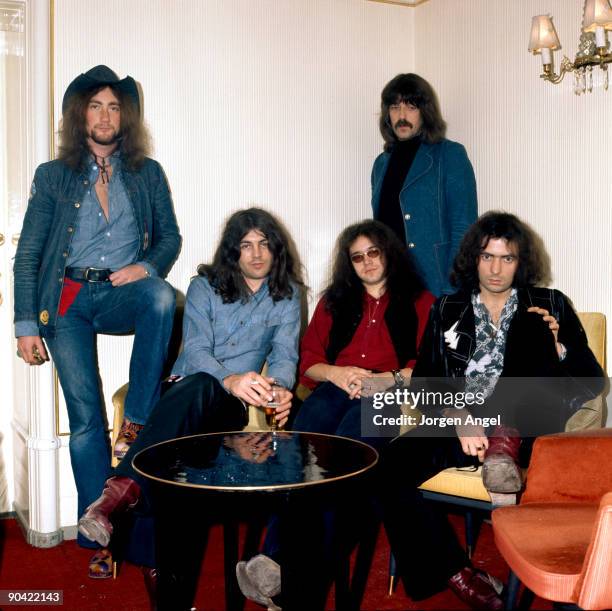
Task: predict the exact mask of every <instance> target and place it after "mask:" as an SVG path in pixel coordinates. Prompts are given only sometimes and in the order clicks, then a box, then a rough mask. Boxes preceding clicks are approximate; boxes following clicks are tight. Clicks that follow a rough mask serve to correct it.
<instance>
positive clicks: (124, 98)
mask: <svg viewBox="0 0 612 611" xmlns="http://www.w3.org/2000/svg"><path fill="white" fill-rule="evenodd" d="M107 87H108V88H109V89H111V90H112V92H113V94H114V95H115V97H116V98H117V99H118V100H119V103H120V105H121V122H120V128H119V151H120V153H121V159H122V162H123V163H124V164H125V165H126V166H127V168H128V169H129V170H137V169H138V168H139V167H141V166H142V164H143V162H144V160H145V157H146V156H147V155H148V154H149V152H150V149H151V136H150V134H149V131H148V130H147V128H146V126H145V125H144V123H143V122H142V119H141V117H140V113H139V110H138V105H137V103H136V101H135V100H134V99H133V98H132V97H130V96H129V95H124V94H123V93H122V92H121V91H119V90H118V89H116V88H115V87H113V86H112V85H98V86H96V87H94V88H91V89H87V90H84V91H81V92H78V93H75V94H74V95H73V96H71V97H70V99H69V100H68V103H67V106H66V110H65V112H64V115H63V117H62V123H61V125H60V131H59V138H60V142H59V155H58V158H59V159H61V160H62V161H64V163H66V165H67V166H68V167H70V168H72V169H73V170H82V169H83V168H84V165H85V161H86V159H87V157H88V155H89V154H90V151H89V146H88V145H87V131H86V118H85V115H86V113H87V105H88V104H89V100H91V98H92V97H93V96H94V95H96V93H98V92H99V91H102V90H103V89H106V88H107Z"/></svg>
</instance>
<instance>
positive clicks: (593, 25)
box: [582, 0, 612, 32]
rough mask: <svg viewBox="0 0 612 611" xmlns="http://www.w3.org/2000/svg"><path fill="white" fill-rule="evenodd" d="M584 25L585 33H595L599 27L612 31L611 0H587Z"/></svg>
mask: <svg viewBox="0 0 612 611" xmlns="http://www.w3.org/2000/svg"><path fill="white" fill-rule="evenodd" d="M583 25H584V27H583V28H582V30H583V31H584V32H594V31H595V30H596V29H597V28H598V27H603V28H605V29H606V30H612V8H610V2H609V0H586V4H585V6H584V24H583Z"/></svg>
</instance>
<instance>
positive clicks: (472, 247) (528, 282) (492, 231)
mask: <svg viewBox="0 0 612 611" xmlns="http://www.w3.org/2000/svg"><path fill="white" fill-rule="evenodd" d="M499 238H503V239H504V240H507V241H508V242H513V243H514V244H516V246H517V250H518V258H519V264H518V267H517V270H516V274H515V275H514V280H513V281H512V286H515V287H517V288H520V287H526V286H535V285H537V284H542V283H543V282H545V281H546V280H547V279H548V276H549V270H548V269H547V268H548V262H547V255H546V253H545V251H544V248H543V244H542V241H541V239H540V238H539V237H538V236H537V235H536V234H535V232H534V231H533V230H532V229H531V227H529V226H528V225H527V224H526V223H523V221H521V220H520V219H519V218H517V217H516V216H514V214H510V213H508V212H501V211H497V210H492V211H490V212H486V213H485V214H483V215H482V216H481V217H480V218H479V219H478V220H477V221H476V222H475V223H474V224H473V225H472V226H471V227H469V229H468V230H467V231H466V233H465V236H463V240H462V242H461V244H460V246H459V252H458V253H457V256H456V257H455V261H454V263H453V270H452V272H451V275H450V281H451V283H452V284H453V285H454V286H456V287H457V288H458V289H460V290H464V291H474V290H477V289H478V288H479V286H480V284H479V281H478V258H479V256H480V253H482V251H483V250H484V249H485V248H486V247H487V244H488V243H489V240H491V239H499Z"/></svg>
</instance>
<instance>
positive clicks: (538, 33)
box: [529, 0, 607, 54]
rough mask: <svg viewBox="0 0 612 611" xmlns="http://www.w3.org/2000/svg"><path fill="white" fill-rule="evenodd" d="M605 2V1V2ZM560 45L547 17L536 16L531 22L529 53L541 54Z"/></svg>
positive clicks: (551, 23) (553, 27)
mask: <svg viewBox="0 0 612 611" xmlns="http://www.w3.org/2000/svg"><path fill="white" fill-rule="evenodd" d="M606 1H607V0H606ZM560 48H561V43H560V42H559V37H558V36H557V32H556V31H555V26H554V25H553V22H552V20H551V18H550V17H549V16H548V15H536V16H535V17H534V18H533V19H532V20H531V37H530V38H529V51H531V52H532V53H534V54H535V53H541V51H542V49H551V50H553V51H554V50H555V49H560Z"/></svg>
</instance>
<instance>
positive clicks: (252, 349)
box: [79, 208, 303, 566]
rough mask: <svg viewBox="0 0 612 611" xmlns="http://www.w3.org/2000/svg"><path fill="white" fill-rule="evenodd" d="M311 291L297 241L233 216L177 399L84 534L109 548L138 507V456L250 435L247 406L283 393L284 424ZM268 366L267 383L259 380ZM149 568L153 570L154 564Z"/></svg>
mask: <svg viewBox="0 0 612 611" xmlns="http://www.w3.org/2000/svg"><path fill="white" fill-rule="evenodd" d="M302 287H303V284H302V282H301V279H300V269H299V265H298V263H297V261H296V260H295V259H294V257H293V256H292V254H291V252H290V250H289V240H288V237H287V235H286V233H285V231H284V230H283V228H282V227H281V226H280V225H279V223H278V222H277V221H276V220H275V219H274V217H272V215H270V214H269V213H268V212H266V211H264V210H261V209H259V208H249V209H247V210H241V211H239V212H236V213H235V214H233V215H232V216H231V217H230V219H229V221H228V222H227V225H226V226H225V229H224V231H223V235H222V237H221V242H220V244H219V246H218V248H217V251H216V252H215V255H214V258H213V262H212V264H211V265H200V266H199V268H198V275H197V276H196V277H195V278H194V279H193V280H192V282H191V285H190V286H189V290H188V291H187V302H186V304H185V318H184V321H183V352H182V353H181V355H180V356H179V358H178V360H177V362H176V364H175V365H174V368H173V370H172V371H173V373H172V376H171V377H170V380H169V381H170V384H169V389H168V390H167V391H166V392H165V394H164V395H163V396H162V398H161V399H160V401H159V403H158V404H157V405H156V407H155V408H154V410H153V412H152V414H151V417H150V419H149V421H148V423H147V425H146V426H145V428H144V430H143V431H142V432H141V433H140V435H139V436H138V438H137V439H136V441H135V442H134V444H133V445H132V446H131V448H130V450H129V451H128V453H127V454H126V456H125V458H124V459H123V461H122V462H121V464H120V465H119V466H118V467H117V469H116V471H115V473H116V475H115V476H114V477H111V478H109V479H108V480H107V481H106V486H105V488H104V491H103V493H102V496H100V498H99V499H98V500H97V501H95V502H94V503H93V504H92V505H90V507H89V508H88V509H87V511H86V512H85V514H84V515H83V517H82V518H81V519H80V520H79V530H80V532H81V533H82V534H83V535H85V536H86V537H88V538H89V539H91V540H92V541H93V540H95V541H97V542H98V543H99V544H100V545H103V546H106V545H108V543H109V541H110V537H111V534H112V532H113V526H112V524H111V521H110V518H111V515H112V514H114V515H117V514H118V513H120V512H121V511H123V510H126V509H128V508H130V507H133V506H134V505H135V504H136V502H137V501H138V500H139V498H140V497H141V486H143V484H144V479H143V478H142V476H140V475H139V474H138V473H136V472H135V471H134V469H133V468H132V458H133V457H134V455H135V454H136V453H138V452H139V451H140V450H142V449H144V448H146V447H149V446H150V445H153V444H156V443H160V442H162V441H165V440H167V439H174V438H177V437H182V436H186V435H193V434H197V433H207V432H220V431H231V430H237V429H242V428H243V427H244V425H245V424H246V423H247V421H248V418H247V409H246V404H253V405H259V406H264V405H265V404H266V403H267V402H269V401H271V400H272V394H271V392H270V391H271V389H272V386H271V385H272V383H275V384H277V385H279V386H281V387H282V389H281V390H279V391H277V393H276V397H275V399H276V402H277V403H279V404H280V405H279V407H277V415H276V420H277V421H278V423H279V424H280V425H281V426H282V425H283V424H284V423H285V422H286V420H287V417H288V415H289V410H290V408H291V399H292V394H291V392H290V391H289V390H288V389H290V388H292V386H293V384H294V382H295V371H296V366H297V360H298V335H299V330H300V290H301V288H302ZM264 361H267V363H268V375H267V376H263V375H261V374H260V373H259V372H260V371H261V369H262V367H263V364H264ZM149 566H154V563H153V562H151V564H150V565H149Z"/></svg>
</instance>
